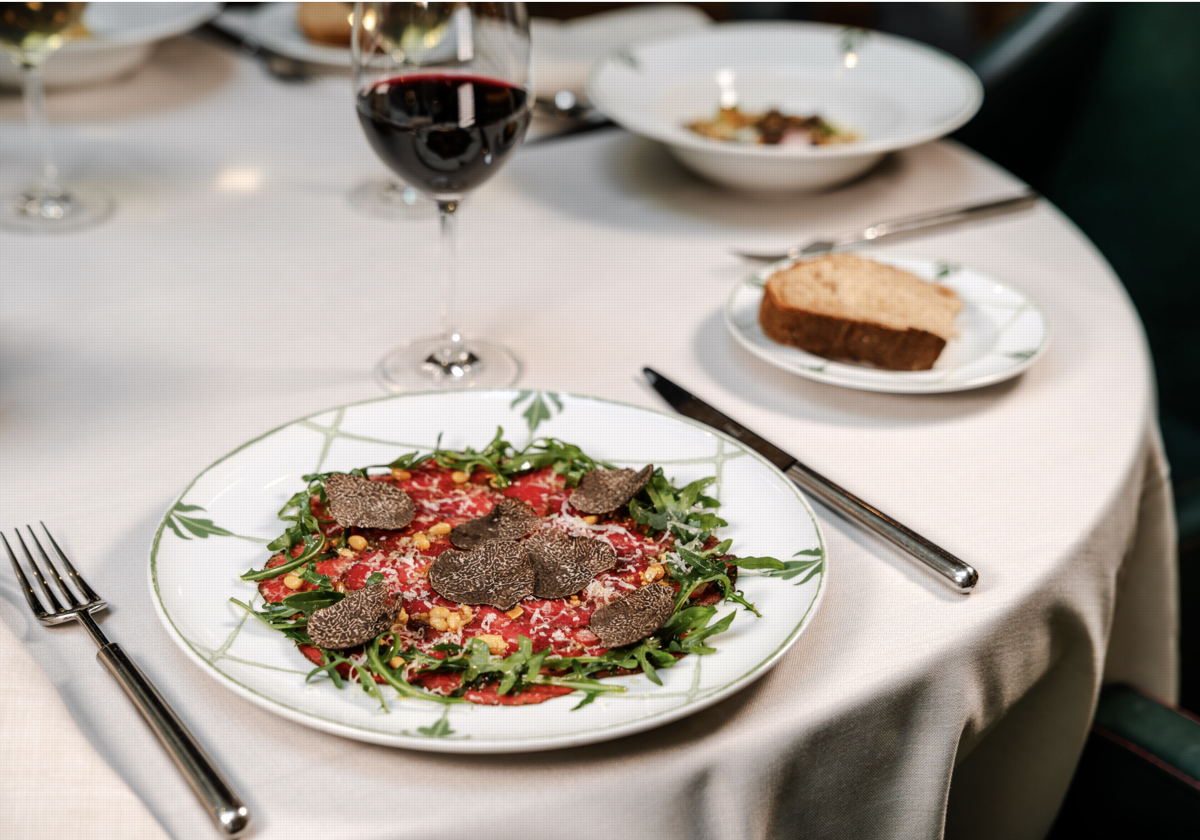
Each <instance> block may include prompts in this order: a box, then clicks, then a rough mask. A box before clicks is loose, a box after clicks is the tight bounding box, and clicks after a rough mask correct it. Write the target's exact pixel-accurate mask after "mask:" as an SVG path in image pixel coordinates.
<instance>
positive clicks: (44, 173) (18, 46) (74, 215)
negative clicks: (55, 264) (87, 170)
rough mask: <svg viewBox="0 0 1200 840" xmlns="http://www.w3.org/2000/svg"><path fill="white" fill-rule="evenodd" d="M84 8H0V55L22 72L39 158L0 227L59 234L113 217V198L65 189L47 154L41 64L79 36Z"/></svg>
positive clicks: (1, 212) (1, 213) (2, 213)
mask: <svg viewBox="0 0 1200 840" xmlns="http://www.w3.org/2000/svg"><path fill="white" fill-rule="evenodd" d="M85 6H87V3H0V51H3V52H6V53H8V55H9V57H10V58H11V59H12V61H13V63H14V64H16V65H17V67H18V68H19V69H20V71H21V84H22V89H23V96H24V99H25V114H26V117H27V119H28V120H29V133H30V136H31V137H32V138H33V142H34V145H35V146H36V147H37V149H38V154H39V155H40V157H41V175H40V177H39V178H38V180H37V182H36V183H35V184H34V185H33V186H31V187H29V188H28V189H26V190H25V191H24V192H22V193H20V194H19V195H16V196H13V197H11V198H10V199H9V200H8V201H7V202H6V206H4V207H3V208H0V227H3V228H7V229H9V230H17V231H22V232H27V233H39V232H45V233H58V232H65V231H69V230H78V229H80V228H83V227H88V226H90V225H93V224H95V223H97V222H99V221H101V220H102V219H104V218H105V217H106V216H108V214H109V213H110V212H112V207H113V203H112V199H111V198H109V197H108V196H107V195H105V194H104V193H101V192H97V191H94V190H91V189H88V188H84V187H76V188H73V189H71V190H66V189H64V188H63V186H62V185H61V184H60V183H59V180H58V168H57V167H56V166H55V165H54V157H53V155H52V154H51V152H50V136H49V128H48V125H47V121H46V96H45V92H44V89H43V86H42V65H43V64H44V63H45V61H46V59H47V58H49V57H50V54H51V53H53V52H54V51H55V50H57V49H58V48H59V47H61V46H62V45H63V43H64V42H65V41H67V40H69V39H70V38H73V37H75V35H76V34H77V33H78V32H80V31H82V25H81V23H80V18H81V17H82V16H83V9H84V7H85Z"/></svg>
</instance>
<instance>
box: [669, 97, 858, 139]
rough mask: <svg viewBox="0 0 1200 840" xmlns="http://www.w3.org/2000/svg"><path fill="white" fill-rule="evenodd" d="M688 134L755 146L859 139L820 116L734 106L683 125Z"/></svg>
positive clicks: (851, 132)
mask: <svg viewBox="0 0 1200 840" xmlns="http://www.w3.org/2000/svg"><path fill="white" fill-rule="evenodd" d="M687 128H688V130H689V131H693V132H695V133H696V134H699V135H701V136H703V137H709V138H711V139H713V140H724V141H727V142H732V143H746V144H751V145H759V146H827V145H830V144H834V143H853V142H855V141H856V140H859V139H861V138H860V137H859V135H858V134H857V133H856V132H854V131H849V130H846V129H843V128H838V127H837V126H835V125H833V124H832V123H829V122H826V121H825V120H824V119H823V118H822V117H821V115H820V114H813V115H811V116H807V117H802V116H797V115H795V114H785V113H783V112H782V111H780V110H778V109H776V108H771V109H770V110H768V111H766V112H764V113H761V114H755V113H746V112H744V111H741V110H740V109H739V108H737V107H736V106H734V107H732V108H718V109H717V113H716V116H714V117H713V118H712V119H708V120H696V121H695V122H691V123H688V124H687Z"/></svg>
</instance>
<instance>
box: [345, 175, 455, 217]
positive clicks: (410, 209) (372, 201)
mask: <svg viewBox="0 0 1200 840" xmlns="http://www.w3.org/2000/svg"><path fill="white" fill-rule="evenodd" d="M347 198H348V200H349V201H350V206H351V207H353V208H354V209H355V210H357V211H358V212H360V213H362V214H363V215H365V216H374V217H375V218H377V219H405V220H407V221H422V220H425V219H429V220H432V219H434V218H435V217H436V216H437V204H436V203H435V202H434V201H432V200H431V199H428V198H426V197H425V196H423V195H421V193H419V192H417V190H416V189H415V188H413V187H409V186H406V185H404V184H401V183H397V182H396V181H389V180H375V181H366V182H364V183H362V184H359V185H358V186H357V187H355V188H354V189H353V190H351V191H350V195H349V196H347Z"/></svg>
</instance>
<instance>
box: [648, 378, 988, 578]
mask: <svg viewBox="0 0 1200 840" xmlns="http://www.w3.org/2000/svg"><path fill="white" fill-rule="evenodd" d="M642 373H643V374H644V375H645V377H646V380H647V381H648V382H649V383H650V385H651V387H653V388H654V390H655V391H657V392H658V393H659V395H660V396H661V397H662V398H663V399H664V400H666V401H667V403H668V404H669V405H670V406H671V408H673V409H675V410H676V411H678V412H679V413H680V414H682V415H684V416H685V417H690V418H692V419H693V420H699V421H700V422H701V423H704V424H705V425H708V426H711V427H712V428H714V429H717V430H719V431H722V432H725V434H727V435H730V436H732V437H734V438H736V439H737V440H738V441H740V442H741V443H742V444H743V445H745V446H746V447H748V448H750V449H753V450H754V451H755V452H757V453H758V454H759V455H762V456H763V457H764V458H766V459H767V460H768V461H770V462H771V463H772V464H774V465H775V466H776V467H778V468H779V469H780V470H781V471H782V472H783V474H784V475H786V476H787V477H788V478H789V479H791V480H792V481H793V482H795V484H796V485H797V486H798V487H800V489H801V490H805V491H807V492H808V493H811V494H812V495H813V496H815V497H816V498H817V499H818V500H820V501H821V502H822V503H824V504H825V505H826V506H827V507H829V508H830V509H831V510H833V511H834V512H835V513H839V514H841V515H842V516H844V517H845V518H846V519H849V520H850V521H852V522H855V523H857V524H858V525H861V526H863V527H864V528H867V529H868V530H871V531H874V532H875V533H876V534H878V535H879V536H881V537H883V538H884V539H886V540H888V541H890V542H892V543H894V544H895V545H897V546H899V547H900V548H902V549H904V550H905V551H906V552H908V553H909V554H911V555H912V556H913V557H915V558H917V559H918V560H920V561H921V562H922V563H924V564H925V565H926V566H927V567H928V568H929V569H930V570H932V571H934V572H936V573H937V574H938V575H940V576H941V577H942V578H943V579H944V580H945V582H946V583H948V584H949V585H950V586H951V587H952V588H953V589H954V590H955V591H957V592H961V593H963V594H967V593H969V592H970V591H971V590H972V589H974V588H975V584H976V583H978V582H979V574H978V573H977V572H976V571H975V570H974V569H973V568H971V566H969V565H967V564H966V563H964V562H963V561H962V560H959V559H958V558H957V557H955V556H954V555H953V554H951V553H950V552H948V551H946V549H944V548H941V547H940V546H938V545H935V544H934V543H931V542H930V541H929V540H927V539H925V538H924V537H922V536H921V535H920V534H918V533H916V532H915V531H912V530H909V529H908V528H906V527H905V526H904V525H901V524H900V523H899V522H897V521H896V520H895V519H892V518H891V517H890V516H888V515H887V514H886V513H884V512H883V511H881V510H879V509H878V508H876V507H874V506H872V505H869V504H867V503H866V502H864V501H863V500H862V499H860V498H858V497H857V496H855V495H853V494H852V493H850V492H848V491H846V490H843V489H842V488H841V487H839V486H838V485H836V484H834V483H833V482H832V481H830V480H829V479H827V478H825V476H823V475H821V474H820V473H818V472H816V471H815V470H811V469H809V468H808V467H806V466H804V464H802V463H800V462H799V461H797V460H796V459H795V458H793V457H792V456H791V455H789V454H788V453H786V452H784V451H783V450H782V449H780V448H779V447H777V446H775V445H774V444H773V443H771V442H770V441H767V440H764V439H763V438H761V437H759V436H758V435H756V434H755V433H754V432H752V431H750V430H749V429H747V428H746V427H745V426H743V425H742V424H741V423H738V422H737V421H736V420H733V419H731V418H729V417H727V416H725V415H724V414H722V413H721V412H719V411H717V410H716V409H715V408H713V407H712V406H710V405H709V404H708V403H706V402H704V401H703V400H701V399H700V398H699V397H695V396H693V395H692V394H689V393H688V392H687V391H685V390H683V388H680V387H679V386H678V385H676V384H675V383H674V382H672V381H671V380H669V379H667V378H666V377H665V376H663V375H662V374H661V373H658V372H657V371H655V370H654V369H653V368H648V367H646V368H642Z"/></svg>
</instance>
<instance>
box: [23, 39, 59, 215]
mask: <svg viewBox="0 0 1200 840" xmlns="http://www.w3.org/2000/svg"><path fill="white" fill-rule="evenodd" d="M21 82H22V86H23V88H24V99H25V116H26V118H27V119H28V121H29V134H30V136H31V137H32V138H33V142H34V145H35V146H37V149H38V153H39V154H40V155H41V159H42V174H41V178H40V179H39V180H38V184H37V188H36V189H37V197H38V198H57V197H59V196H60V195H62V189H61V188H60V187H59V185H58V167H56V166H55V165H54V156H53V155H52V154H51V152H50V129H49V123H48V121H47V119H46V92H45V87H44V86H43V85H42V68H41V66H40V65H37V64H31V63H29V62H22V63H21Z"/></svg>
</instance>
